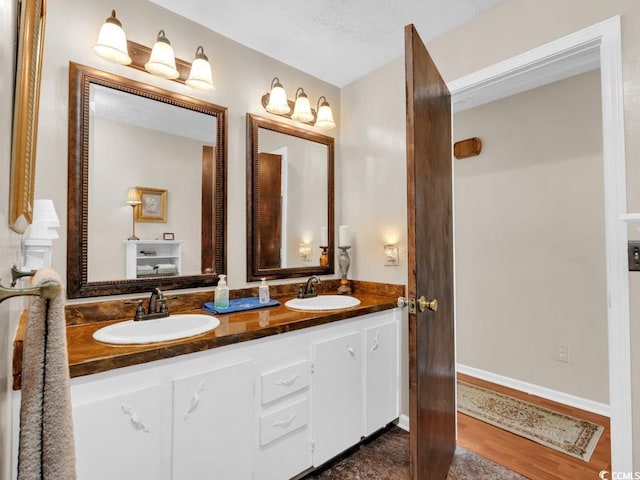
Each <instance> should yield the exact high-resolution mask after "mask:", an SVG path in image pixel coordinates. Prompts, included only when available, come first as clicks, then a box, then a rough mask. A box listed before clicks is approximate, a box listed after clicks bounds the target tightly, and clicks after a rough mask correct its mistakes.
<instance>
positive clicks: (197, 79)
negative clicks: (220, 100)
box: [185, 45, 215, 90]
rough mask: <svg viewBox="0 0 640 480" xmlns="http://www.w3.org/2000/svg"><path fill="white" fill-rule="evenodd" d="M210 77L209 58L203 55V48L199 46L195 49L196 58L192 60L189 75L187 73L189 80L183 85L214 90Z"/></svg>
mask: <svg viewBox="0 0 640 480" xmlns="http://www.w3.org/2000/svg"><path fill="white" fill-rule="evenodd" d="M212 77H213V76H212V74H211V64H210V63H209V57H207V56H206V55H205V53H204V48H202V45H200V46H199V47H198V48H197V49H196V58H194V60H193V63H192V64H191V73H189V78H187V80H186V82H185V83H186V84H187V85H189V86H190V87H191V88H197V89H200V90H211V89H214V88H215V87H214V86H213V78H212Z"/></svg>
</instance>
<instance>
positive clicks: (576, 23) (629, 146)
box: [341, 0, 640, 470]
mask: <svg viewBox="0 0 640 480" xmlns="http://www.w3.org/2000/svg"><path fill="white" fill-rule="evenodd" d="M614 15H621V18H622V41H623V42H622V43H623V45H622V56H623V80H624V108H625V141H626V154H627V179H628V180H627V184H628V186H629V187H628V192H627V195H628V199H629V211H630V212H638V211H640V189H638V188H636V187H635V186H636V185H638V184H640V162H638V161H637V160H636V159H637V158H640V135H638V134H637V132H638V131H640V3H639V2H637V1H635V0H611V1H608V2H601V1H599V0H564V1H562V2H557V1H555V0H508V1H506V2H505V3H504V4H501V5H500V6H498V7H495V8H494V9H492V10H489V11H488V12H486V13H485V14H483V15H481V16H479V17H477V18H475V19H473V20H471V21H469V22H467V23H465V24H463V25H461V26H460V27H458V28H456V29H454V30H452V31H451V32H448V33H446V34H443V35H441V36H440V37H438V38H435V39H433V40H432V41H430V42H428V44H427V47H428V48H429V51H430V53H431V55H432V57H433V58H434V60H435V62H436V64H437V65H438V68H439V69H440V72H441V74H442V76H443V78H444V79H445V80H446V81H452V80H455V79H457V78H460V77H462V76H464V75H466V74H469V73H472V72H474V71H476V70H478V69H480V68H484V67H488V66H490V65H493V64H494V63H497V62H499V61H502V60H505V59H507V58H510V57H512V56H514V55H517V54H519V53H522V52H525V51H527V50H530V49H532V48H535V47H537V46H540V45H542V44H544V43H547V42H549V41H552V40H555V39H557V38H560V37H562V36H564V35H567V34H569V33H572V32H575V31H577V30H580V29H582V28H584V27H587V26H589V25H593V24H595V23H598V22H600V21H602V20H606V19H607V18H610V17H612V16H614ZM399 35H400V33H399ZM403 78H404V62H403V59H398V60H396V61H394V62H391V63H390V64H388V65H386V66H385V67H383V68H381V69H379V70H377V71H375V72H373V73H372V74H370V75H368V76H366V77H364V78H362V79H360V80H358V81H356V82H354V83H353V84H350V85H348V86H346V87H344V88H343V89H342V95H343V96H342V108H343V114H342V117H341V124H342V138H343V145H342V149H341V156H342V158H344V159H345V162H344V168H345V170H346V169H350V167H349V165H351V164H356V165H360V166H363V167H364V166H365V165H370V166H371V168H372V169H373V168H374V166H375V167H379V168H382V169H385V171H394V172H398V175H399V178H398V179H396V178H395V177H390V176H386V177H385V176H383V175H379V176H376V175H373V176H369V177H366V178H367V179H368V180H369V182H367V185H366V187H365V188H363V190H360V187H357V192H358V193H357V194H356V193H353V195H350V196H349V195H348V193H346V192H345V195H346V196H347V197H348V198H355V197H356V196H357V197H358V199H359V204H354V203H353V202H351V201H343V202H342V209H343V211H342V216H343V219H345V221H346V222H356V221H357V216H358V212H359V211H360V208H359V207H360V205H368V204H369V202H371V203H374V204H375V203H379V202H380V200H379V198H378V196H379V195H380V192H386V193H387V194H386V195H385V202H384V205H385V210H386V211H394V212H396V215H397V216H399V217H401V216H404V215H405V205H406V195H405V192H404V191H403V188H404V187H403V182H404V180H403V172H402V169H403V168H404V153H403V152H401V151H400V150H401V149H402V148H403V147H402V144H403V142H404V122H405V104H404V84H403V83H402V82H403V81H404V80H403ZM360 88H362V90H361V91H360ZM398 89H400V91H398ZM387 97H392V98H393V99H394V101H389V102H387ZM378 103H381V104H383V105H385V108H380V109H378V108H377V106H376V105H377V104H378ZM349 125H351V126H349ZM399 132H402V134H401V135H400V134H399ZM355 138H360V139H362V141H357V142H356V141H355ZM383 140H386V141H385V142H384V144H385V145H392V144H395V143H396V142H400V144H399V145H398V147H397V148H394V150H393V154H392V153H391V152H389V151H388V150H385V153H386V155H384V159H383V160H380V157H381V155H377V152H376V151H375V150H373V149H372V148H371V146H370V145H369V143H373V144H374V145H380V144H381V143H383ZM347 159H348V162H347ZM375 159H377V160H378V162H377V163H375V162H374V160H375ZM343 175H344V174H343ZM356 178H357V177H356ZM357 183H361V182H358V181H357V180H354V185H355V184H357ZM344 188H346V187H344ZM351 188H354V189H355V188H356V187H351ZM630 234H631V235H632V238H633V236H635V237H637V238H640V232H638V230H637V229H635V228H634V229H632V231H631V232H630ZM379 243H380V241H379V239H378V238H375V236H370V237H366V238H365V237H363V236H361V237H360V239H359V243H358V247H359V248H358V250H357V251H354V252H353V253H354V263H355V264H356V265H358V268H362V265H365V264H367V263H368V262H371V258H372V257H366V256H364V255H365V252H370V251H374V250H375V249H376V248H378V247H377V245H378V244H379ZM403 275H404V276H403ZM390 277H391V275H385V273H384V271H383V270H382V269H379V268H377V269H376V268H370V269H368V270H367V273H366V276H365V275H363V276H362V278H366V279H367V280H384V279H388V278H390ZM400 277H401V279H400V281H406V280H405V279H406V264H405V266H404V267H403V268H402V269H401V274H400ZM630 291H631V301H632V309H631V310H632V311H631V344H632V345H634V344H637V343H638V341H637V339H638V338H640V294H638V293H637V292H640V277H638V276H635V275H631V280H630ZM638 371H640V349H632V378H633V380H632V383H633V385H632V389H633V405H634V406H635V407H636V409H638V408H639V407H638V405H639V404H640V381H638V380H637V379H638ZM405 387H406V386H405ZM404 392H405V401H404V402H403V405H405V407H406V405H407V402H406V388H405V389H404ZM405 412H406V410H405ZM633 421H634V424H633V432H634V464H635V465H636V470H637V469H638V468H639V466H640V414H636V415H635V416H634V420H633Z"/></svg>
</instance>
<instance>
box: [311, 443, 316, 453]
mask: <svg viewBox="0 0 640 480" xmlns="http://www.w3.org/2000/svg"><path fill="white" fill-rule="evenodd" d="M315 451H316V442H311V453H314V452H315Z"/></svg>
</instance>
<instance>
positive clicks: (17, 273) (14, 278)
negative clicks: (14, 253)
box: [11, 265, 36, 287]
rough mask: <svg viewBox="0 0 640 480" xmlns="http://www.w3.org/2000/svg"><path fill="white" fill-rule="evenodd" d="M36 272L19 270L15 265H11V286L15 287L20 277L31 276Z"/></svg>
mask: <svg viewBox="0 0 640 480" xmlns="http://www.w3.org/2000/svg"><path fill="white" fill-rule="evenodd" d="M35 274H36V271H35V270H28V271H25V270H20V269H19V268H18V267H16V266H15V265H12V266H11V286H12V287H15V286H16V283H18V279H19V278H22V277H33V276H34V275H35Z"/></svg>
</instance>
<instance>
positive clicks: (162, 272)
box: [67, 62, 227, 298]
mask: <svg viewBox="0 0 640 480" xmlns="http://www.w3.org/2000/svg"><path fill="white" fill-rule="evenodd" d="M226 129H227V109H226V108H225V107H221V106H218V105H214V104H211V103H208V102H205V101H203V100H200V99H196V98H191V97H187V96H185V95H182V94H179V93H176V92H172V91H168V90H164V89H161V88H158V87H154V86H150V85H146V84H144V83H141V82H137V81H134V80H131V79H128V78H124V77H121V76H118V75H115V74H112V73H108V72H104V71H101V70H97V69H95V68H91V67H87V66H83V65H79V64H76V63H73V62H70V63H69V146H68V148H69V152H68V155H69V171H68V205H67V214H68V218H67V220H68V228H67V295H68V297H69V298H79V297H91V296H98V295H113V294H124V293H135V292H146V291H151V289H152V288H154V287H160V288H163V289H177V288H192V287H202V286H213V285H216V284H217V281H218V277H217V274H219V273H224V272H226V261H227V260H226V212H227V208H226V204H227V196H226V180H227V134H226ZM130 190H132V191H134V192H135V194H136V198H135V200H137V202H140V203H138V204H135V203H137V202H134V201H131V197H129V196H128V195H129V191H130ZM132 207H133V208H132ZM132 230H133V232H132Z"/></svg>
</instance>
